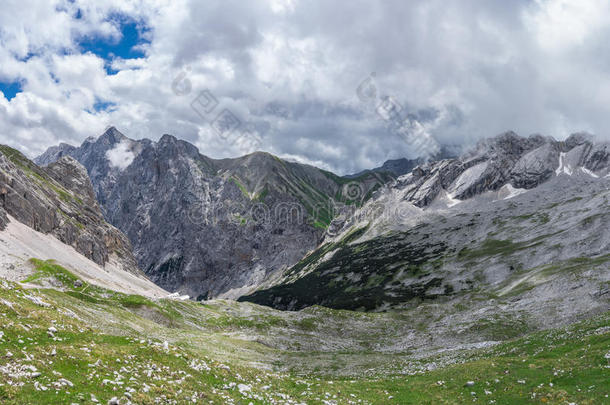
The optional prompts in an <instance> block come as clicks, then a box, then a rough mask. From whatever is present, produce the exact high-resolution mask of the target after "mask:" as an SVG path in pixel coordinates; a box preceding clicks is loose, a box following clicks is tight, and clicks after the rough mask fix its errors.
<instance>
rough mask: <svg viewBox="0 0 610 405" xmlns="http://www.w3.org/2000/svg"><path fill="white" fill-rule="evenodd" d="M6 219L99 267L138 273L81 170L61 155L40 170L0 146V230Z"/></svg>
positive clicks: (124, 241)
mask: <svg viewBox="0 0 610 405" xmlns="http://www.w3.org/2000/svg"><path fill="white" fill-rule="evenodd" d="M8 215H10V216H12V217H13V218H15V219H16V220H17V221H19V222H21V223H23V224H25V225H27V226H28V227H30V228H32V229H34V230H36V231H38V232H42V233H45V234H52V235H53V236H55V237H56V238H57V239H59V240H60V241H62V242H63V243H65V244H67V245H70V246H72V247H74V248H75V249H76V250H77V251H78V252H80V253H82V254H83V255H84V256H85V257H87V258H89V259H91V260H92V261H94V262H95V263H97V264H99V265H102V266H104V265H105V264H106V263H107V262H108V261H109V260H111V259H112V260H114V261H116V262H117V263H118V264H119V266H120V267H121V268H123V269H124V270H127V271H129V272H131V273H134V274H141V272H140V270H139V269H138V266H137V263H136V261H135V259H134V257H133V254H132V252H131V251H132V247H131V244H130V243H129V241H128V239H127V238H126V237H125V235H124V234H122V233H121V232H120V231H119V230H118V229H116V228H114V227H113V226H111V225H110V224H108V223H107V222H106V221H105V220H104V218H103V216H102V212H101V210H100V208H99V205H98V204H97V201H96V199H95V193H94V192H93V188H92V186H91V182H90V180H89V177H88V175H87V171H86V170H85V168H84V167H83V166H82V165H81V164H80V163H78V162H77V161H76V160H75V159H73V158H71V157H69V156H64V157H61V158H60V159H59V160H58V161H57V162H55V163H53V164H51V165H49V166H47V167H46V168H40V167H38V166H36V165H35V164H34V163H33V162H31V161H29V160H28V159H27V158H26V157H25V156H23V155H22V154H21V153H19V152H18V151H16V150H14V149H11V148H9V147H6V146H0V226H2V228H4V226H5V225H6V223H7V221H8Z"/></svg>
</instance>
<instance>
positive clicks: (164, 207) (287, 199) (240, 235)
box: [37, 128, 392, 299]
mask: <svg viewBox="0 0 610 405" xmlns="http://www.w3.org/2000/svg"><path fill="white" fill-rule="evenodd" d="M65 153H68V154H69V155H70V156H72V157H74V158H75V159H76V160H78V161H79V162H80V163H82V164H83V165H84V166H85V167H86V168H87V171H88V173H89V177H90V178H91V181H92V183H93V186H94V189H95V192H96V195H97V199H98V201H99V202H100V204H101V206H102V209H103V212H104V215H105V217H106V218H107V220H108V221H109V222H110V223H112V224H113V225H115V226H117V227H118V228H119V229H121V230H122V231H123V232H125V234H126V235H127V236H128V237H129V239H130V240H131V242H132V243H133V245H134V249H135V256H136V257H137V259H138V262H139V264H140V266H141V267H142V268H143V269H144V271H145V272H146V274H147V275H148V276H149V277H150V278H151V280H153V281H154V282H156V283H157V284H158V285H160V286H162V287H164V288H166V289H169V290H179V291H180V292H182V293H184V294H188V295H191V296H193V297H197V298H199V299H203V298H208V297H215V296H220V295H222V296H228V297H237V296H240V295H242V294H243V293H246V292H248V291H251V290H252V289H254V288H255V287H256V286H258V285H259V284H260V283H261V282H262V281H263V280H266V279H267V278H269V277H271V276H273V275H274V274H276V273H278V272H281V271H283V270H284V269H285V268H287V267H288V266H290V265H292V264H294V263H296V262H298V260H300V259H301V258H302V257H303V256H304V255H305V254H306V253H307V252H309V251H310V250H312V249H314V248H315V247H316V246H317V245H318V243H319V241H320V240H321V238H322V236H323V235H324V232H325V229H326V228H327V227H328V225H329V224H330V222H331V220H332V219H333V218H334V217H335V212H334V211H335V202H340V203H345V204H352V205H359V204H361V203H362V202H363V201H364V200H365V199H366V198H370V196H371V193H372V192H373V191H374V190H376V189H378V188H380V187H381V186H382V185H383V184H384V183H385V182H387V181H390V180H392V177H391V176H389V175H387V174H374V173H373V174H365V175H363V176H361V177H360V178H358V179H357V181H358V183H357V185H356V190H355V193H354V192H352V193H351V194H350V189H349V186H350V182H349V180H346V179H344V178H341V177H338V176H335V175H333V174H332V173H329V172H325V171H322V170H319V169H317V168H314V167H312V166H307V165H301V164H297V163H291V162H286V161H283V160H281V159H279V158H276V157H274V156H272V155H269V154H267V153H254V154H251V155H248V156H244V157H242V158H237V159H221V160H215V159H210V158H208V157H206V156H204V155H201V154H200V153H199V151H198V150H197V148H196V147H195V146H193V145H191V144H189V143H188V142H184V141H180V140H178V139H176V138H175V137H173V136H170V135H164V136H163V137H162V138H161V139H160V140H159V141H158V142H152V141H150V140H147V139H143V140H138V141H134V140H131V139H129V138H127V137H125V136H124V135H123V134H121V133H120V132H118V131H117V130H116V129H114V128H111V129H109V130H108V131H106V132H105V133H104V134H103V135H102V136H100V137H99V138H98V139H88V140H86V141H85V142H84V143H83V144H82V145H81V146H80V147H78V148H75V149H71V148H68V149H65ZM56 155H57V153H56V152H53V151H51V152H49V153H47V154H45V155H43V156H41V157H40V158H39V159H38V160H37V161H38V162H39V163H40V164H48V163H50V162H51V161H52V160H53V159H54V157H55V156H56Z"/></svg>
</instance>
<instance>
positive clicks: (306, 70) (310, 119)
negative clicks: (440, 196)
mask: <svg viewBox="0 0 610 405" xmlns="http://www.w3.org/2000/svg"><path fill="white" fill-rule="evenodd" d="M608 8H610V6H608V4H607V3H606V2H604V1H601V0H599V1H595V0H579V1H576V0H574V1H568V0H544V1H543V0H540V1H536V2H532V1H526V0H517V1H511V2H488V1H481V0H448V1H446V0H443V1H441V0H430V1H426V2H423V1H422V2H418V1H416V2H404V1H399V0H388V1H379V2H374V3H371V2H364V1H350V2H347V1H345V2H328V1H323V0H310V1H302V0H301V1H298V0H259V1H251V2H243V1H238V0H226V1H216V0H214V1H206V2H198V1H194V0H177V1H169V0H151V1H146V2H143V1H141V0H108V1H105V2H99V1H93V0H75V1H68V0H54V1H43V0H20V1H17V0H7V1H5V2H3V7H2V10H1V11H0V27H2V28H1V29H0V81H4V82H7V81H8V82H10V81H16V80H20V81H22V83H23V93H20V94H18V95H17V96H16V97H15V98H13V99H12V100H10V101H9V100H7V99H6V98H4V97H0V142H3V143H9V144H11V145H12V146H16V147H19V148H20V149H22V150H24V151H25V152H26V153H28V154H29V155H30V156H34V155H35V154H38V153H40V152H42V151H43V150H44V149H45V148H46V147H48V146H50V145H53V144H56V143H58V142H59V141H64V142H68V143H72V144H76V143H80V142H81V141H82V140H84V139H85V138H87V137H88V136H91V135H99V134H100V133H101V132H102V131H103V129H104V128H105V127H106V126H108V125H115V126H117V127H118V128H119V129H120V130H122V131H123V132H125V133H126V135H128V136H130V137H133V138H140V137H149V138H152V139H157V138H159V137H160V136H161V135H162V134H163V133H172V134H174V135H176V136H178V137H180V138H184V139H186V140H189V141H191V142H193V143H195V144H196V145H198V146H199V147H200V149H201V151H202V152H203V153H205V154H208V155H210V156H212V157H226V156H235V155H238V154H242V153H247V152H250V151H252V149H253V148H256V149H263V150H267V151H269V152H272V153H276V154H278V155H281V156H289V157H291V158H294V159H298V160H300V161H303V162H316V163H319V164H320V165H323V166H324V167H327V168H329V169H332V170H335V171H339V172H356V171H359V170H361V169H363V168H366V167H370V166H373V165H379V164H381V163H382V162H383V161H384V160H386V159H388V158H398V157H401V156H407V157H411V156H412V155H411V154H412V153H413V150H412V148H410V146H409V145H407V144H406V143H405V142H404V141H403V140H401V139H400V138H399V137H398V136H395V135H393V134H392V133H391V132H389V131H388V130H387V129H386V127H385V125H384V123H383V122H382V120H381V119H380V117H379V116H378V115H377V114H376V113H375V112H374V109H373V110H371V109H370V108H368V107H367V106H365V105H363V104H362V103H361V102H360V101H359V100H358V98H357V96H356V88H357V86H358V85H359V84H360V83H361V81H362V80H363V79H364V78H366V77H367V76H368V75H369V74H370V73H371V72H376V76H375V83H376V86H377V88H378V91H379V93H380V94H379V95H380V96H381V95H391V96H393V97H394V98H396V99H397V100H398V101H399V102H400V103H401V105H402V106H403V107H404V109H405V111H406V112H410V113H413V114H415V115H416V116H417V117H418V121H421V122H422V123H423V124H422V125H424V126H425V128H426V130H427V131H428V132H430V133H431V134H432V135H433V136H435V137H437V138H438V139H439V140H441V141H442V142H447V143H460V142H473V141H475V140H477V139H479V138H481V137H484V136H490V135H494V134H496V133H498V132H501V131H505V130H508V129H514V130H516V131H517V132H519V133H522V134H524V135H527V134H529V133H533V132H540V133H544V134H548V135H554V136H557V137H564V136H567V135H568V134H569V133H570V132H573V131H578V130H588V131H591V132H594V133H597V134H598V135H601V136H602V137H603V136H606V137H608V135H609V134H610V122H609V121H608V120H607V111H606V108H607V107H606V106H607V105H608V103H609V102H610V91H609V90H610V75H609V74H608V66H609V64H608V62H610V51H607V47H606V40H607V38H608V34H610V21H609V20H610V17H608V16H610V13H609V11H610V10H608ZM78 10H80V17H81V18H78V19H77V18H75V16H76V14H77V12H78ZM116 15H123V16H129V17H130V18H132V19H133V20H134V21H139V22H141V23H142V24H146V26H147V27H148V28H149V29H150V31H148V33H147V36H148V39H149V40H150V44H148V45H146V47H145V56H144V57H141V58H138V59H115V60H112V61H104V60H103V59H102V58H100V57H99V56H96V55H94V54H91V53H88V54H81V52H80V50H79V48H78V46H77V41H78V39H79V38H82V37H103V38H108V39H110V38H113V39H114V40H117V39H119V37H120V35H121V34H120V30H119V29H118V26H117V24H116V21H115V20H113V19H112V18H114V17H113V16H116ZM111 17H112V18H111ZM107 62H110V64H111V66H112V68H113V69H115V70H118V71H119V72H118V73H117V74H113V75H109V74H108V73H107V72H106V70H105V64H106V63H107ZM181 74H183V75H184V80H182V84H187V83H188V84H189V85H190V93H188V94H186V95H184V94H181V93H180V92H178V93H177V92H175V91H174V90H173V89H172V82H173V81H174V79H175V78H176V77H178V76H179V75H181ZM187 88H188V86H187ZM204 89H208V90H210V91H211V94H213V95H214V97H215V98H216V100H217V101H218V103H219V105H218V107H217V109H215V110H214V111H213V112H212V113H210V114H209V115H208V116H205V117H202V116H200V115H198V114H197V113H196V112H194V111H193V109H192V108H191V106H190V105H191V102H192V101H193V99H194V98H195V97H196V96H197V95H198V94H199V93H200V92H201V91H203V90H204ZM99 102H106V103H112V105H113V107H112V108H110V109H107V110H100V111H95V109H94V106H95V105H96V103H99ZM223 108H229V109H230V110H231V111H232V112H234V114H235V115H236V116H237V117H238V119H239V120H240V121H241V122H242V123H249V124H251V128H254V129H255V130H254V132H253V133H254V135H253V137H252V138H236V140H235V141H231V140H230V139H232V138H230V139H229V140H228V141H227V140H226V139H224V138H223V137H219V136H218V135H217V134H216V133H215V132H214V131H213V130H212V129H211V127H210V125H209V123H210V122H211V121H212V120H213V119H214V118H215V117H216V115H217V114H218V112H219V111H220V110H222V109H223ZM123 152H124V151H123ZM122 157H125V156H121V155H120V154H118V155H117V159H118V161H121V158H122ZM123 161H124V160H123Z"/></svg>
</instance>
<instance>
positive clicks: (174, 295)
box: [167, 292, 191, 301]
mask: <svg viewBox="0 0 610 405" xmlns="http://www.w3.org/2000/svg"><path fill="white" fill-rule="evenodd" d="M167 298H168V299H170V300H176V301H188V300H189V299H190V298H191V297H190V296H188V295H180V293H177V292H175V293H172V294H169V295H168V296H167Z"/></svg>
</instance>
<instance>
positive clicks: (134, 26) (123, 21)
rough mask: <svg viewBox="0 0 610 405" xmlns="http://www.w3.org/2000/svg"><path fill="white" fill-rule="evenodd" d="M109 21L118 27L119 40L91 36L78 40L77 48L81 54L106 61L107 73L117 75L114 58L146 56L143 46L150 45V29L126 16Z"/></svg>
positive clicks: (114, 17) (115, 17)
mask: <svg viewBox="0 0 610 405" xmlns="http://www.w3.org/2000/svg"><path fill="white" fill-rule="evenodd" d="M109 21H112V23H113V24H115V25H116V26H117V27H118V29H119V31H120V37H119V38H112V37H104V36H100V35H89V36H85V37H82V38H80V39H79V40H77V46H78V48H79V49H80V50H81V52H91V53H93V54H95V55H97V56H99V57H100V58H102V59H104V61H105V62H106V63H105V68H106V72H107V73H108V74H115V73H117V71H116V70H113V69H112V67H111V66H110V64H111V62H112V60H113V59H114V58H121V59H136V58H143V57H144V56H146V54H145V52H144V51H143V49H142V45H146V44H150V40H149V38H147V34H150V28H148V27H146V25H145V24H143V23H142V22H140V23H138V22H136V21H133V20H131V19H129V18H127V17H125V16H112V17H110V18H109Z"/></svg>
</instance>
